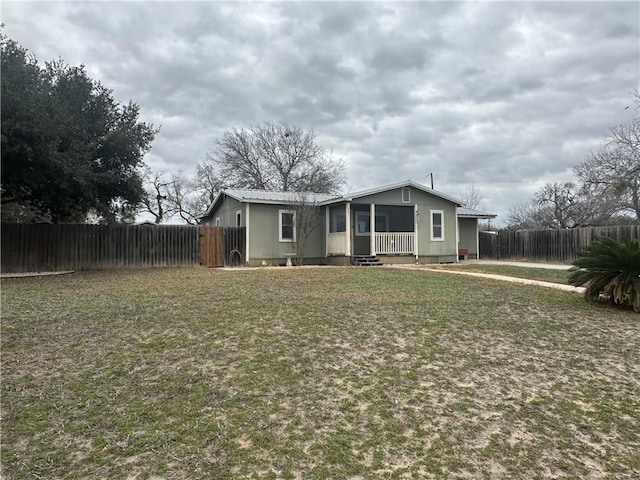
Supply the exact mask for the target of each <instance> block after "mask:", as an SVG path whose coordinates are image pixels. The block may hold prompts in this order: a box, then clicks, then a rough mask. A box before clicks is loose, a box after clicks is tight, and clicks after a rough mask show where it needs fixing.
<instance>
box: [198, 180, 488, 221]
mask: <svg viewBox="0 0 640 480" xmlns="http://www.w3.org/2000/svg"><path fill="white" fill-rule="evenodd" d="M401 187H413V188H416V189H418V190H422V191H423V192H426V193H429V194H431V195H435V196H436V197H440V198H442V199H444V200H447V201H449V202H452V203H455V204H456V205H457V206H458V207H459V208H458V216H460V217H468V218H495V217H496V216H495V215H494V214H492V213H487V212H480V211H478V210H472V209H469V208H460V207H461V205H462V202H461V201H460V200H459V199H457V198H455V197H452V196H450V195H447V194H445V193H442V192H439V191H437V190H432V189H431V188H429V187H427V186H425V185H422V184H420V183H417V182H414V181H412V180H405V181H404V182H398V183H392V184H388V185H383V186H381V187H376V188H371V189H368V190H360V191H357V192H352V193H347V194H345V195H339V194H338V195H336V194H327V193H313V192H308V193H300V192H270V191H268V190H251V189H245V190H243V189H232V188H230V189H227V190H222V191H221V192H220V193H218V195H217V196H216V198H215V199H214V200H213V202H212V203H211V205H210V206H209V208H208V209H207V211H206V212H205V213H203V214H202V215H200V217H199V218H202V217H206V216H207V215H209V214H210V213H211V212H212V211H213V210H214V207H215V205H216V204H217V203H218V201H219V200H220V199H221V198H222V197H223V196H224V195H227V196H229V197H231V198H234V199H236V200H238V201H239V202H246V203H268V204H287V203H296V202H299V201H300V200H301V199H302V198H304V200H305V201H307V202H309V203H317V204H319V205H329V204H332V203H339V202H344V201H352V200H354V199H357V198H362V197H366V196H368V195H375V194H376V193H380V192H385V191H387V190H393V189H396V188H401Z"/></svg>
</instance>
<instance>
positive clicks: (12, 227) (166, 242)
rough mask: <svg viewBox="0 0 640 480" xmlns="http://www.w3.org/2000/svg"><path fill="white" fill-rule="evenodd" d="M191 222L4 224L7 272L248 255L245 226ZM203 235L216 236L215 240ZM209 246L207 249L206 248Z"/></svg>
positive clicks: (215, 261) (217, 261)
mask: <svg viewBox="0 0 640 480" xmlns="http://www.w3.org/2000/svg"><path fill="white" fill-rule="evenodd" d="M223 230H225V231H226V230H227V229H223V228H222V227H195V226H190V225H84V224H83V225H70V224H64V225H50V224H8V223H3V224H2V227H1V237H2V238H1V241H2V243H1V249H0V250H1V259H0V268H1V270H2V272H3V273H14V272H38V271H39V272H46V271H59V270H104V269H112V268H139V267H172V266H173V267H178V266H180V267H182V266H197V265H200V264H203V265H206V266H216V267H220V266H224V265H225V264H228V263H229V259H228V258H227V257H229V254H228V253H227V250H226V245H225V243H226V244H228V245H229V247H234V248H236V249H237V248H240V249H241V250H240V252H242V255H241V257H242V258H240V259H239V261H238V260H237V255H235V256H233V255H232V256H231V257H230V259H231V260H232V263H233V262H235V263H236V264H242V263H241V262H242V261H243V257H244V242H245V238H244V233H245V229H244V228H231V229H229V230H230V231H229V234H228V236H229V238H232V239H234V241H228V242H225V241H223V240H220V239H225V238H227V235H225V232H224V231H223ZM201 238H205V239H213V240H211V243H208V242H204V244H203V242H202V240H201ZM203 245H204V248H203Z"/></svg>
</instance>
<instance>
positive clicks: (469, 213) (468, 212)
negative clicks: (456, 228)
mask: <svg viewBox="0 0 640 480" xmlns="http://www.w3.org/2000/svg"><path fill="white" fill-rule="evenodd" d="M458 216H459V217H466V218H496V216H497V215H495V214H493V213H489V212H481V211H480V210H474V209H472V208H464V207H458Z"/></svg>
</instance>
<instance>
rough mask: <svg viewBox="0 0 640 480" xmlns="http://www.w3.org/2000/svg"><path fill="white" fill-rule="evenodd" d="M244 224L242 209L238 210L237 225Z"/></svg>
mask: <svg viewBox="0 0 640 480" xmlns="http://www.w3.org/2000/svg"><path fill="white" fill-rule="evenodd" d="M241 226H242V210H238V211H236V227H241Z"/></svg>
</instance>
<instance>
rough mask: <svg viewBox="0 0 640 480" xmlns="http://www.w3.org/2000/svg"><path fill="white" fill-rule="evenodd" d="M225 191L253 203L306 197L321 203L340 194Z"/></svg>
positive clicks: (308, 199) (277, 201)
mask: <svg viewBox="0 0 640 480" xmlns="http://www.w3.org/2000/svg"><path fill="white" fill-rule="evenodd" d="M224 193H226V194H227V195H229V196H230V197H231V198H235V199H236V200H238V201H239V202H251V203H295V202H299V201H300V200H301V199H304V200H305V201H306V202H310V203H321V202H325V201H327V200H330V199H332V198H336V197H338V196H339V195H335V194H334V195H330V194H326V193H313V192H308V193H300V192H269V191H267V190H239V189H228V190H224Z"/></svg>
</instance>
